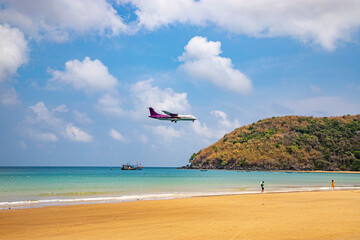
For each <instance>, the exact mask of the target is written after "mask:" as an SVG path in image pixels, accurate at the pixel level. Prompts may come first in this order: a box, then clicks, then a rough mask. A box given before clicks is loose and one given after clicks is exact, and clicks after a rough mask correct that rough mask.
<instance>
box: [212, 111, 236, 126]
mask: <svg viewBox="0 0 360 240" xmlns="http://www.w3.org/2000/svg"><path fill="white" fill-rule="evenodd" d="M211 114H212V115H214V116H215V117H216V118H217V119H218V122H219V124H220V126H221V127H223V128H224V129H226V130H233V129H234V128H237V127H240V122H239V121H238V120H237V119H234V121H230V120H229V119H228V117H227V115H226V113H224V112H223V111H220V110H213V111H211Z"/></svg>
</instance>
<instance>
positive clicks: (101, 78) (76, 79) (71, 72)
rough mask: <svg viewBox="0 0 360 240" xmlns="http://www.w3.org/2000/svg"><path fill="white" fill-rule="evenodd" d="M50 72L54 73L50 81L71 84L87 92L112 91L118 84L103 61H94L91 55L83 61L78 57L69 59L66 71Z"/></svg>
mask: <svg viewBox="0 0 360 240" xmlns="http://www.w3.org/2000/svg"><path fill="white" fill-rule="evenodd" d="M50 73H51V74H52V75H53V77H52V78H51V79H50V82H59V83H63V84H69V85H72V86H73V87H74V88H75V89H78V90H84V91H85V92H87V93H91V92H97V91H112V90H114V88H115V87H116V86H117V84H118V81H117V80H116V78H115V77H114V76H112V75H111V74H110V73H109V71H108V68H107V67H106V66H105V65H104V64H102V62H101V61H99V60H98V59H95V60H94V61H92V60H91V59H90V58H89V57H86V58H85V59H84V60H83V61H82V62H80V61H79V60H77V59H74V60H69V61H67V62H66V63H65V70H64V71H58V70H50Z"/></svg>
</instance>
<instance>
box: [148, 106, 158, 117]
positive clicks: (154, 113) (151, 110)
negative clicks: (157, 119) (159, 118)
mask: <svg viewBox="0 0 360 240" xmlns="http://www.w3.org/2000/svg"><path fill="white" fill-rule="evenodd" d="M149 111H150V116H153V115H159V114H158V113H157V112H155V110H154V109H153V108H152V107H149Z"/></svg>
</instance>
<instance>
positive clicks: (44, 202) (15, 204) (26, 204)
mask: <svg viewBox="0 0 360 240" xmlns="http://www.w3.org/2000/svg"><path fill="white" fill-rule="evenodd" d="M328 190H330V188H329V187H301V188H294V187H293V188H291V187H289V188H278V189H271V190H266V193H285V192H311V191H328ZM336 190H360V187H357V186H356V187H336ZM256 193H259V191H258V190H243V191H216V192H172V193H153V194H138V195H125V196H111V197H85V198H60V199H39V200H22V201H9V202H0V210H4V209H8V208H31V207H43V206H50V205H76V204H86V203H115V202H128V201H139V200H160V199H176V198H190V197H205V196H225V195H243V194H256Z"/></svg>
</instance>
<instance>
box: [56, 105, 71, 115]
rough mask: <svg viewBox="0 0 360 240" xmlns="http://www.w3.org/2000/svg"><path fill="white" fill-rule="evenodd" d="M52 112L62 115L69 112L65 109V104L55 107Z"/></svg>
mask: <svg viewBox="0 0 360 240" xmlns="http://www.w3.org/2000/svg"><path fill="white" fill-rule="evenodd" d="M52 111H53V112H62V113H64V112H68V111H69V110H68V108H67V107H66V105H65V104H61V105H59V106H57V107H56V108H54V109H53V110H52Z"/></svg>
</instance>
